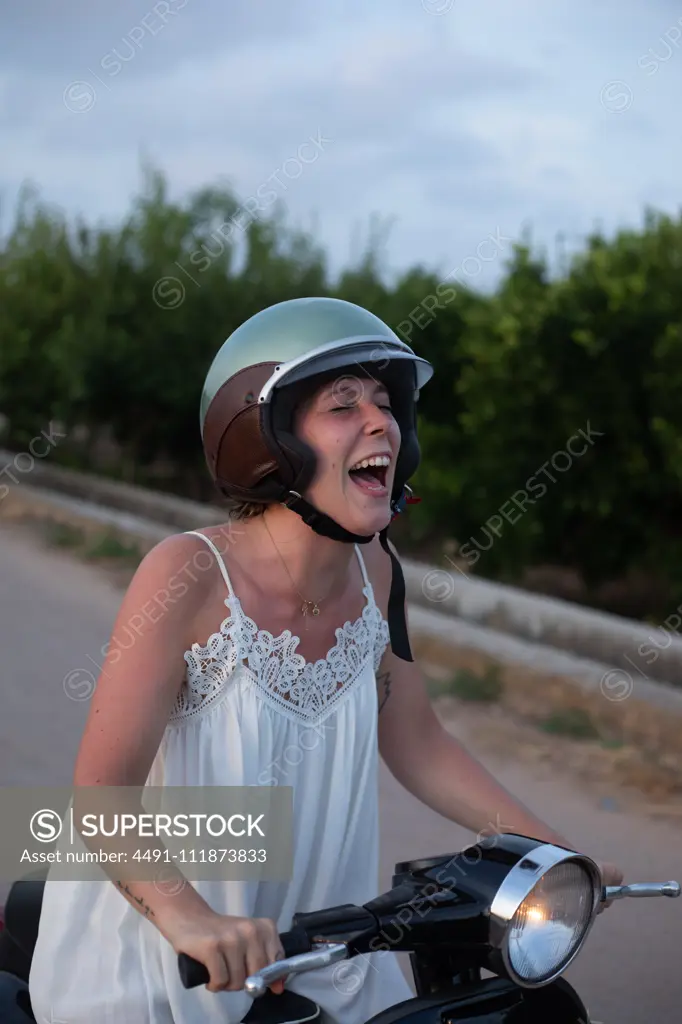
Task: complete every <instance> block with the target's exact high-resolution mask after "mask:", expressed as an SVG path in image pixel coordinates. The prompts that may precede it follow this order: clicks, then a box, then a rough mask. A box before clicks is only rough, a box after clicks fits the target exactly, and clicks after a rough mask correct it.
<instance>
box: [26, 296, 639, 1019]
mask: <svg viewBox="0 0 682 1024" xmlns="http://www.w3.org/2000/svg"><path fill="white" fill-rule="evenodd" d="M431 375H432V368H431V366H430V365H429V364H428V363H427V362H425V361H424V360H423V359H420V358H418V357H417V356H416V355H415V354H414V352H413V351H412V350H411V349H410V348H409V347H408V346H407V345H405V344H404V343H403V342H401V341H400V340H399V339H398V338H397V337H396V335H395V334H394V333H393V332H392V331H391V330H389V328H388V327H387V326H386V325H385V324H384V323H382V321H381V320H379V319H377V317H375V316H374V315H372V314H371V313H369V312H367V311H366V310H364V309H361V308H360V307H358V306H355V305H353V304H351V303H347V302H343V301H340V300H337V299H326V298H314V299H298V300H294V301H290V302H284V303H280V304H278V305H276V306H273V307H270V308H268V309H266V310H264V311H262V312H261V313H259V314H257V315H256V316H254V317H252V318H251V319H250V320H248V321H247V322H246V323H245V324H243V325H242V326H241V327H240V328H239V329H238V330H236V331H235V332H234V334H232V335H231V336H230V337H229V338H228V340H227V341H226V342H225V343H224V345H223V346H222V348H221V349H220V351H219V352H218V354H217V355H216V358H215V360H214V362H213V364H212V366H211V368H210V370H209V372H208V376H207V378H206V382H205V385H204V391H203V395H202V400H201V429H202V438H203V444H204V450H205V453H206V459H207V463H208V466H209V468H210V471H211V474H212V477H213V479H214V480H215V482H216V484H217V487H218V489H219V490H220V492H221V493H222V495H223V496H224V497H225V498H226V499H227V502H228V506H229V518H230V523H231V524H232V525H231V526H230V525H229V524H220V525H217V526H207V527H206V528H205V529H203V530H199V531H194V532H190V533H183V534H178V535H174V536H172V537H169V538H167V539H166V540H164V541H163V542H162V543H160V544H159V545H158V546H156V547H155V548H154V549H153V550H152V551H151V552H150V553H149V554H148V555H147V556H146V557H145V559H144V560H143V562H142V563H141V565H140V567H139V569H138V571H137V573H136V575H135V577H134V579H133V581H132V583H131V584H130V587H129V589H128V591H127V593H126V595H125V598H124V600H123V603H122V605H121V608H120V611H119V615H118V618H117V621H116V625H115V627H114V630H113V635H112V639H111V644H110V648H109V653H108V656H107V660H106V662H105V665H104V667H103V671H102V674H101V677H100V679H99V681H98V685H97V688H96V691H95V695H94V698H93V701H92V707H91V710H90V715H89V719H88V722H87V726H86V729H85V733H84V735H83V738H82V742H81V745H80V750H79V753H78V759H77V764H76V769H75V777H74V784H75V786H96V785H109V786H142V785H144V784H145V783H146V782H148V783H149V784H150V785H155V786H259V785H264V784H265V785H273V784H277V782H278V781H281V782H282V783H284V784H285V785H291V786H293V810H294V857H293V875H292V878H291V881H290V882H289V883H287V884H282V883H276V882H267V881H261V882H258V883H253V882H243V883H241V882H229V883H226V882H217V881H204V882H195V883H192V884H187V885H185V887H184V888H183V889H182V891H181V892H179V893H176V894H175V895H169V894H167V893H166V894H164V893H163V892H161V891H159V888H158V887H156V886H155V885H154V884H153V883H151V882H138V883H131V884H129V885H127V886H121V887H117V885H116V884H115V883H116V878H115V876H113V875H112V881H111V882H108V881H105V882H101V883H99V882H98V883H88V884H85V883H78V882H68V883H67V882H57V881H55V882H48V884H47V887H46V894H45V901H44V908H43V915H42V919H41V925H40V934H39V939H38V945H37V950H36V954H35V959H34V964H33V970H32V974H31V980H30V990H31V997H32V1000H33V1006H34V1010H35V1012H36V1017H37V1019H38V1020H42V1021H45V1022H46V1024H47V1022H48V1021H49V1020H50V1015H52V1016H53V1018H54V1019H62V1020H65V1021H66V1020H68V1021H69V1024H93V1022H94V1021H96V1022H97V1024H101V1022H103V1021H116V1022H118V1021H120V1022H124V1021H125V1022H128V1021H129V1022H135V1024H195V1022H198V1021H202V1022H204V1024H211V1022H213V1024H226V1022H235V1024H236V1022H238V1021H242V1020H244V1018H245V1017H246V1015H247V1014H249V1016H248V1018H247V1019H248V1020H256V1019H259V1018H258V1016H257V1015H258V1013H260V1010H259V1007H258V1004H255V1005H254V1006H253V1008H251V1000H250V998H249V997H248V995H247V994H246V993H245V992H244V988H243V986H244V981H245V978H246V977H247V976H248V975H249V974H251V973H253V972H254V971H256V970H258V969H260V968H261V967H263V966H265V965H266V964H268V963H271V962H272V961H273V960H275V959H276V958H277V957H278V956H281V955H282V949H281V945H280V942H279V938H278V933H279V932H280V931H285V930H287V929H288V928H289V927H290V926H291V922H292V917H293V915H294V913H296V912H297V911H312V910H318V909H321V908H324V907H327V906H334V905H337V904H341V903H355V904H363V903H366V902H368V901H369V900H371V899H372V898H374V897H375V896H376V895H377V891H378V842H379V836H378V824H377V823H378V806H377V803H378V798H377V768H378V755H379V753H381V756H382V757H383V759H384V761H385V762H386V764H387V765H388V767H389V769H390V770H391V772H392V773H393V774H394V775H395V777H396V778H397V779H398V780H399V781H400V782H401V783H402V784H403V786H404V787H405V788H406V789H407V790H409V791H410V792H411V793H413V794H414V795H415V796H416V797H418V798H419V800H421V801H423V803H425V804H426V805H427V806H428V807H430V808H432V809H433V810H434V811H436V812H438V813H439V814H441V815H444V816H445V817H447V818H449V819H451V820H452V821H453V822H457V823H459V824H460V825H462V826H464V827H465V828H467V829H470V830H471V831H472V832H473V833H478V832H480V831H482V830H485V829H486V827H488V826H489V823H490V822H495V821H500V820H501V821H504V822H505V823H507V825H506V826H505V827H506V828H507V829H508V830H509V831H515V832H520V833H524V834H527V835H533V836H535V837H537V838H540V839H542V840H545V841H548V842H554V843H558V844H560V845H569V844H568V843H567V841H566V840H565V839H564V838H563V837H562V836H561V835H560V834H558V833H557V832H555V831H553V829H552V828H550V827H549V826H548V825H546V824H544V823H543V822H542V821H539V820H538V819H537V818H536V817H535V816H534V815H533V814H532V813H531V812H530V811H529V810H527V809H526V808H525V807H523V806H522V805H521V804H520V803H518V802H517V801H516V800H515V799H514V798H513V797H512V796H510V795H509V794H508V793H507V792H506V790H505V789H503V788H502V787H501V786H500V785H499V784H498V783H497V782H496V781H495V780H494V779H493V778H491V776H490V775H489V774H488V773H487V772H486V771H485V770H484V769H483V767H482V766H481V765H480V764H478V762H477V761H475V760H474V759H473V758H472V757H471V756H470V755H469V754H468V753H467V752H466V750H464V749H463V748H462V746H461V745H460V744H459V743H458V742H457V741H456V740H455V739H454V738H453V737H452V736H450V735H449V734H448V733H447V732H446V731H445V729H444V728H443V726H442V725H441V724H440V722H439V720H438V718H437V717H436V714H435V713H434V710H433V709H432V707H431V704H430V702H429V699H428V697H427V693H426V689H425V685H424V680H423V678H422V676H421V674H420V673H419V671H418V669H417V667H416V666H415V664H414V662H413V661H412V660H411V653H410V645H409V638H408V631H407V624H406V613H405V603H404V584H403V577H402V571H401V568H400V563H399V560H398V558H397V555H396V553H395V550H394V549H393V546H392V545H391V544H390V543H389V542H388V540H387V534H386V531H387V528H388V525H389V523H390V521H391V518H392V516H393V515H394V514H395V513H396V512H397V511H399V510H400V508H401V507H402V504H403V502H404V497H405V485H406V483H407V481H408V480H409V478H410V477H411V476H412V474H413V473H414V472H415V470H416V468H417V465H418V462H419V447H418V443H417V434H416V398H417V394H418V391H419V389H420V388H421V387H423V386H424V385H425V384H426V383H427V382H428V380H429V379H430V377H431ZM225 538H229V539H230V543H229V544H226V543H225ZM199 552H202V553H203V556H204V558H205V559H208V560H209V567H208V568H207V569H206V571H203V572H201V573H198V574H196V575H193V576H192V582H191V583H190V584H186V585H185V586H184V589H183V590H182V592H179V589H178V588H177V587H176V588H174V589H171V588H170V587H169V581H170V580H176V581H177V580H178V579H182V578H183V572H184V571H186V567H187V566H188V565H189V564H191V563H192V562H193V560H196V559H197V556H198V553H199ZM195 564H198V563H197V562H196V561H195ZM159 595H161V597H160V596H159ZM150 602H151V603H152V604H154V603H156V604H159V603H161V604H162V606H163V608H164V613H163V614H162V615H157V616H155V617H152V616H149V619H150V621H149V622H148V624H147V626H145V627H144V628H143V629H142V630H141V631H140V636H139V639H138V640H137V642H136V643H135V644H133V645H130V644H126V646H125V648H124V647H123V645H119V644H117V640H116V638H117V634H118V636H121V635H122V634H123V633H124V632H125V628H126V624H127V623H129V622H130V621H131V618H132V616H133V615H138V616H139V612H140V610H141V609H143V608H145V607H149V605H150ZM311 729H314V730H315V732H314V735H315V736H316V737H317V740H316V742H313V743H311V742H309V741H308V740H307V741H306V742H305V743H303V734H304V733H307V734H308V738H309V736H310V732H311ZM291 747H294V748H296V749H297V750H298V751H300V752H301V757H300V762H298V761H297V763H296V764H293V763H292V759H287V765H286V776H284V775H280V776H279V778H278V773H277V772H276V770H273V765H274V766H276V765H278V764H279V765H281V764H282V763H283V757H284V753H285V752H286V751H287V749H288V748H291ZM407 853H409V851H406V852H405V854H406V855H407ZM605 874H606V881H607V882H609V883H611V882H614V881H618V880H619V879H620V873H619V872H618V871H616V870H615V869H608V870H607V871H606V873H605ZM179 952H184V953H187V954H189V955H190V956H192V957H195V958H196V959H198V960H200V961H202V962H203V963H204V964H206V966H207V968H208V970H209V972H210V982H209V984H208V985H207V986H206V987H205V988H200V989H194V990H189V991H188V990H185V989H184V988H183V986H182V984H181V981H180V978H179V975H178V969H177V954H178V953H179ZM357 963H358V970H360V971H362V973H363V979H362V980H363V983H362V984H360V985H356V984H354V985H353V991H352V992H344V991H340V990H339V988H340V986H338V985H334V983H333V980H332V977H331V974H330V971H331V970H332V969H331V968H329V969H325V970H322V971H317V972H312V973H310V974H307V975H301V976H299V977H296V978H295V979H294V980H292V981H291V983H290V985H289V984H288V985H287V989H288V990H291V991H292V992H293V993H294V994H296V993H297V994H298V996H299V997H306V998H307V999H308V1000H310V1002H309V1003H306V1002H305V999H304V1001H303V1004H300V1003H299V1007H300V1005H305V1006H306V1007H307V1008H308V1009H307V1010H305V1011H304V1010H302V1009H300V1008H298V1009H294V1010H292V1011H291V1012H293V1013H294V1016H290V1017H281V1018H280V1019H290V1020H303V1019H320V1020H326V1021H330V1022H336V1024H360V1022H361V1021H366V1020H368V1019H369V1018H370V1017H371V1016H372V1015H374V1014H376V1013H378V1012H379V1011H380V1010H382V1009H384V1008H386V1007H388V1006H391V1005H394V1004H395V1003H397V1002H400V1001H402V1000H403V999H406V998H408V997H409V995H410V990H409V988H408V985H407V982H406V981H405V979H404V977H403V975H402V973H401V970H400V967H399V965H398V962H397V960H396V958H395V957H394V955H393V954H388V955H386V954H383V955H382V954H379V953H377V954H372V955H371V956H370V957H368V958H366V960H365V961H362V962H357ZM281 987H282V985H281V983H279V985H278V986H277V994H276V995H275V996H271V997H270V1000H271V1001H279V1005H280V1007H283V1006H284V1005H285V1001H286V1000H287V999H288V998H293V999H294V1001H295V995H294V996H290V995H285V996H280V994H279V993H280V992H281ZM318 1008H321V1011H320V1010H319V1009H318ZM308 1011H309V1012H308ZM306 1013H307V1014H308V1015H307V1016H306V1015H305V1014H306ZM295 1014H298V1016H296V1015H295ZM316 1015H317V1016H316Z"/></svg>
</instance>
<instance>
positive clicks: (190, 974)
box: [178, 928, 311, 991]
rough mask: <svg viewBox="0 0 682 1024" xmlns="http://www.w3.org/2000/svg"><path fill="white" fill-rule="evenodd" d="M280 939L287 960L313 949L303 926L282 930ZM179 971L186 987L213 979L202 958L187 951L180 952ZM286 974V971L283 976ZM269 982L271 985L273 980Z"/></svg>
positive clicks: (281, 961)
mask: <svg viewBox="0 0 682 1024" xmlns="http://www.w3.org/2000/svg"><path fill="white" fill-rule="evenodd" d="M279 941H280V942H281V943H282V949H283V950H284V955H285V957H286V958H287V961H288V960H289V959H290V958H292V957H298V956H300V955H301V954H302V953H309V952H310V949H311V942H310V939H309V938H308V936H307V935H306V933H305V932H304V930H303V928H292V929H291V931H288V932H281V934H280V937H279ZM284 962H285V961H284V960H278V961H277V963H276V964H271V965H270V966H271V967H275V966H279V965H280V964H283V963H284ZM267 969H268V968H266V970H267ZM178 971H179V972H180V980H181V981H182V984H183V985H184V986H185V988H197V987H198V986H199V985H206V984H207V983H208V982H209V981H210V980H211V975H210V974H209V972H208V969H207V968H206V966H205V965H204V964H202V963H201V961H200V960H195V959H194V957H192V956H188V955H187V953H180V954H179V955H178ZM285 976H286V972H285V974H284V975H282V977H285ZM274 980H275V981H276V980H277V979H276V978H275V979H274ZM268 984H270V985H271V984H272V982H269V983H268ZM263 991H265V989H263Z"/></svg>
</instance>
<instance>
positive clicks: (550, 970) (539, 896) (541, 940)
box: [507, 861, 594, 983]
mask: <svg viewBox="0 0 682 1024" xmlns="http://www.w3.org/2000/svg"><path fill="white" fill-rule="evenodd" d="M593 906H594V888H593V883H592V880H591V878H590V876H589V874H588V873H587V871H586V870H585V869H584V868H583V867H582V866H581V865H580V864H579V863H576V862H575V861H568V862H566V863H563V864H557V865H556V867H553V868H550V869H549V871H547V873H546V874H545V875H543V877H542V878H541V879H540V881H539V882H538V883H537V885H536V886H535V887H534V888H533V889H532V890H531V892H530V893H529V894H528V896H526V898H525V899H524V901H523V903H521V905H520V906H519V908H518V910H517V911H516V913H515V914H514V917H513V918H512V920H511V922H510V924H509V932H508V935H507V955H508V958H509V966H510V967H511V968H512V970H513V971H514V972H515V974H516V975H517V976H518V977H519V979H520V980H521V981H528V982H535V983H538V982H541V981H542V980H543V979H544V978H548V977H551V976H553V975H555V974H556V973H557V972H558V971H561V969H562V967H563V966H564V964H565V963H566V962H567V961H568V960H569V959H570V958H571V956H572V955H573V953H574V951H575V950H576V949H577V947H578V946H579V945H580V943H581V941H582V939H583V937H584V935H585V932H586V931H587V929H588V927H589V925H590V922H591V920H592V910H593Z"/></svg>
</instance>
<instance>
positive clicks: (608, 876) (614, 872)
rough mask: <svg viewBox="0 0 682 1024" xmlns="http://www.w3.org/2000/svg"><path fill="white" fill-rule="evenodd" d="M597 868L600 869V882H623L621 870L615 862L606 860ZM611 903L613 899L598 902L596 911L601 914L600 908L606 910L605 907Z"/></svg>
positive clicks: (612, 883) (614, 883)
mask: <svg viewBox="0 0 682 1024" xmlns="http://www.w3.org/2000/svg"><path fill="white" fill-rule="evenodd" d="M599 870H600V871H601V875H602V882H603V884H604V885H605V886H606V885H622V884H623V872H622V871H621V870H620V868H619V867H616V865H615V864H611V863H610V862H608V861H606V862H605V863H603V864H600V865H599ZM612 903H613V900H606V901H605V902H602V903H600V904H599V911H598V913H600V914H601V912H602V910H606V908H607V907H610V906H611V904H612Z"/></svg>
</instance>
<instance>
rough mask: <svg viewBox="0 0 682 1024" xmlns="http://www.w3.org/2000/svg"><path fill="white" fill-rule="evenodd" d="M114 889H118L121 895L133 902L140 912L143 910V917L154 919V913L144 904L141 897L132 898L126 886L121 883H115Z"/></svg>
mask: <svg viewBox="0 0 682 1024" xmlns="http://www.w3.org/2000/svg"><path fill="white" fill-rule="evenodd" d="M116 887H117V888H118V889H120V890H121V892H122V893H125V895H126V896H127V897H128V898H129V899H131V900H134V901H135V903H137V905H138V907H140V909H141V910H144V916H145V917H154V911H153V910H152V908H151V907H148V906H147V904H146V903H145V901H144V900H143V899H142V897H141V896H133V894H132V892H131V891H130V889H129V888H128V886H127V884H126V885H124V884H123V882H117V883H116Z"/></svg>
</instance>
